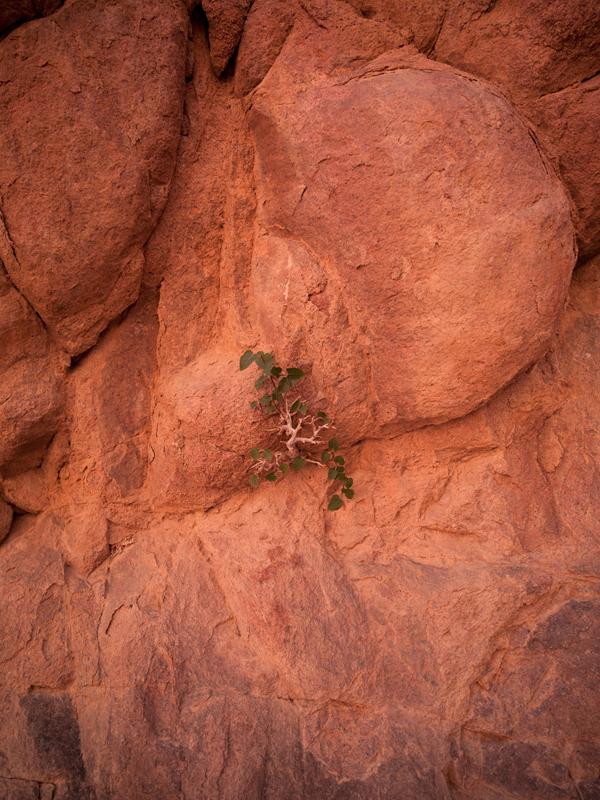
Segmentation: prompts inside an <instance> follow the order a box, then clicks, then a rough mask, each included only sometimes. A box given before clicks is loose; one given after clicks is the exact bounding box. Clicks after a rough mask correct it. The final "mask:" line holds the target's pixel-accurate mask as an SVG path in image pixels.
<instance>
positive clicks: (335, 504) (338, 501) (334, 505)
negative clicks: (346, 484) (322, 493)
mask: <svg viewBox="0 0 600 800" xmlns="http://www.w3.org/2000/svg"><path fill="white" fill-rule="evenodd" d="M343 505H344V501H343V500H342V498H341V497H340V496H339V494H334V495H333V497H332V498H331V500H330V501H329V505H328V506H327V508H328V509H329V510H330V511H337V510H338V508H341V507H342V506H343Z"/></svg>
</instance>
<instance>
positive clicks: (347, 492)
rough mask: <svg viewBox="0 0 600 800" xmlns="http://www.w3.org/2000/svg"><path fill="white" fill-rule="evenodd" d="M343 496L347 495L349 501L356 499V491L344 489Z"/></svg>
mask: <svg viewBox="0 0 600 800" xmlns="http://www.w3.org/2000/svg"><path fill="white" fill-rule="evenodd" d="M342 494H345V495H346V497H347V498H348V500H352V498H353V497H354V489H342Z"/></svg>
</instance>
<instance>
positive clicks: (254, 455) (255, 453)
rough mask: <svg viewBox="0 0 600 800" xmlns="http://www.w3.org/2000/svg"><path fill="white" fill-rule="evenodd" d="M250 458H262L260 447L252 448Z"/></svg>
mask: <svg viewBox="0 0 600 800" xmlns="http://www.w3.org/2000/svg"><path fill="white" fill-rule="evenodd" d="M250 458H253V459H254V460H255V461H257V460H258V459H259V458H260V450H259V449H258V447H253V448H252V450H250Z"/></svg>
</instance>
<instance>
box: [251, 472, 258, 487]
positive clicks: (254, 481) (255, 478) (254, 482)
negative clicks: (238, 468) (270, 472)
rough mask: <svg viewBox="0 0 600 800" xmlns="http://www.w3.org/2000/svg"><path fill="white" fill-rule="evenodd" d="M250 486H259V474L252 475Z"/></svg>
mask: <svg viewBox="0 0 600 800" xmlns="http://www.w3.org/2000/svg"><path fill="white" fill-rule="evenodd" d="M250 486H258V475H250Z"/></svg>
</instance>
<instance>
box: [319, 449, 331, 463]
mask: <svg viewBox="0 0 600 800" xmlns="http://www.w3.org/2000/svg"><path fill="white" fill-rule="evenodd" d="M330 458H331V453H330V452H329V450H323V452H322V453H321V461H322V462H323V463H324V464H326V463H327V462H328V461H329V459H330Z"/></svg>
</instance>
